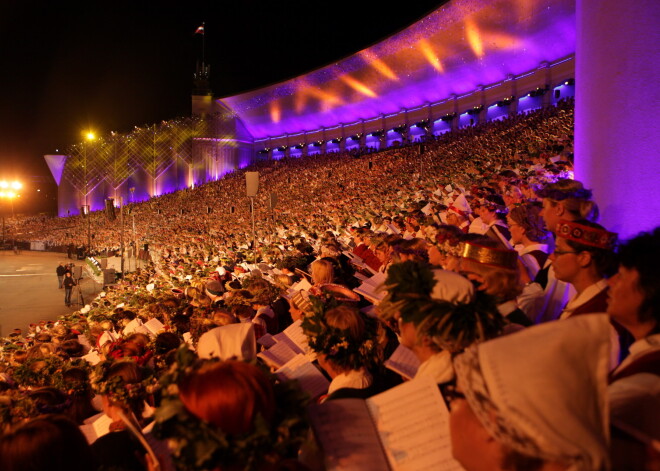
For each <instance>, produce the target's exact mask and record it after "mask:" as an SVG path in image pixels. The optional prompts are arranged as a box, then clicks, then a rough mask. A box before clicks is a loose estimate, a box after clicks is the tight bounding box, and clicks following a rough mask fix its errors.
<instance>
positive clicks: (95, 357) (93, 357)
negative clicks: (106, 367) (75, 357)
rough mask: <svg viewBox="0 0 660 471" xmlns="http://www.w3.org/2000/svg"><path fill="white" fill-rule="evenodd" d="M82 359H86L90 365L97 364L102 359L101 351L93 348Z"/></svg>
mask: <svg viewBox="0 0 660 471" xmlns="http://www.w3.org/2000/svg"><path fill="white" fill-rule="evenodd" d="M82 359H83V360H85V361H86V362H87V363H89V364H90V365H97V364H98V363H99V362H100V361H101V357H100V355H99V352H97V351H96V350H91V351H90V352H89V353H88V354H87V355H84V356H83V357H82Z"/></svg>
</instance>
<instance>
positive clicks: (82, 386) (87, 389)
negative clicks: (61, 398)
mask: <svg viewBox="0 0 660 471" xmlns="http://www.w3.org/2000/svg"><path fill="white" fill-rule="evenodd" d="M72 368H79V369H81V370H83V371H85V372H86V373H87V375H88V379H87V380H86V381H68V380H65V379H64V374H65V373H66V372H67V371H68V370H70V369H72ZM91 370H92V368H91V366H90V364H89V363H88V362H87V361H85V360H83V359H82V358H77V359H75V360H70V361H69V362H68V363H66V364H65V365H64V367H63V368H62V369H60V370H58V371H56V372H55V374H54V375H53V386H54V387H56V388H57V389H59V390H60V391H62V392H64V393H66V394H67V395H69V396H86V395H88V394H90V393H91V392H92V385H91V383H90V380H89V374H90V372H91Z"/></svg>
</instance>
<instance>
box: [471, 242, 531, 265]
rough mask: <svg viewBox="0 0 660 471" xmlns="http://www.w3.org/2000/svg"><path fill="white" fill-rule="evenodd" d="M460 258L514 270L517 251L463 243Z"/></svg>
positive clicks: (516, 262) (516, 261) (516, 263)
mask: <svg viewBox="0 0 660 471" xmlns="http://www.w3.org/2000/svg"><path fill="white" fill-rule="evenodd" d="M461 257H462V258H468V259H470V260H474V261H475V262H478V263H481V264H483V265H490V266H495V267H500V268H508V269H510V270H515V269H516V268H517V266H518V252H516V251H515V250H507V249H499V248H495V247H485V246H483V245H477V244H474V243H472V242H465V243H464V244H463V251H462V252H461Z"/></svg>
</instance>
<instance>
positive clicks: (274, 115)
mask: <svg viewBox="0 0 660 471" xmlns="http://www.w3.org/2000/svg"><path fill="white" fill-rule="evenodd" d="M270 119H271V120H272V121H273V123H279V122H280V119H282V111H281V110H280V105H279V103H278V102H272V103H271V104H270Z"/></svg>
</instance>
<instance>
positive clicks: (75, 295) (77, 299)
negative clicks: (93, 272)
mask: <svg viewBox="0 0 660 471" xmlns="http://www.w3.org/2000/svg"><path fill="white" fill-rule="evenodd" d="M81 282H82V276H81V277H80V278H78V280H77V282H76V284H75V285H74V287H73V289H72V291H71V297H72V299H73V301H71V304H75V305H77V306H84V305H85V299H84V298H83V294H82V289H80V283H81Z"/></svg>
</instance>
